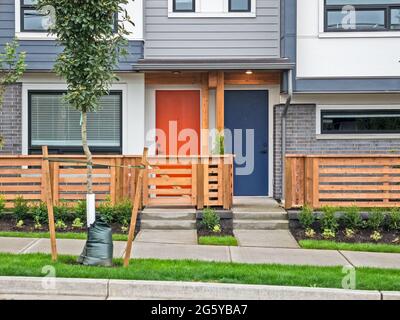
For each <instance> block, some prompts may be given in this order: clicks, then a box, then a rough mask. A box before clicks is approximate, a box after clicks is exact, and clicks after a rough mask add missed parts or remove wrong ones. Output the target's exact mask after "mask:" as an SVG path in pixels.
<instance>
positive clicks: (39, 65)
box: [0, 0, 143, 71]
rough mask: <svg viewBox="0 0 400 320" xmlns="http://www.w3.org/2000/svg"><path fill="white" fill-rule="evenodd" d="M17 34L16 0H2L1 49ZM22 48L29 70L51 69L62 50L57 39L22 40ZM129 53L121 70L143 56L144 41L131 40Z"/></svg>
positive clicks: (0, 7) (121, 65)
mask: <svg viewBox="0 0 400 320" xmlns="http://www.w3.org/2000/svg"><path fill="white" fill-rule="evenodd" d="M14 35H15V4H14V0H0V51H2V50H3V46H4V44H5V43H7V42H10V41H12V39H13V38H14ZM20 50H21V51H25V52H26V53H27V58H26V61H27V65H28V70H33V71H34V70H51V69H52V68H53V65H54V61H55V60H56V57H57V54H58V53H60V52H61V50H62V49H61V48H60V47H58V46H57V45H56V43H55V41H51V40H50V41H49V40H46V41H45V40H33V41H20ZM128 52H129V55H128V56H127V57H125V58H124V59H122V60H121V63H120V65H119V70H131V69H132V66H131V65H132V64H133V63H135V62H137V60H138V59H140V58H142V57H143V43H142V42H141V41H130V42H129V47H128Z"/></svg>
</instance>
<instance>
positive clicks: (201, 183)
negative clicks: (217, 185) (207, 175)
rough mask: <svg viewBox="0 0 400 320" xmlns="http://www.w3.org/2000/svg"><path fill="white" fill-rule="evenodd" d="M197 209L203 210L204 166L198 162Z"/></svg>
mask: <svg viewBox="0 0 400 320" xmlns="http://www.w3.org/2000/svg"><path fill="white" fill-rule="evenodd" d="M196 167H197V204H196V206H197V209H198V210H203V209H204V164H203V163H202V162H201V161H200V162H199V163H198V164H197V165H196Z"/></svg>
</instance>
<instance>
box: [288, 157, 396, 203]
mask: <svg viewBox="0 0 400 320" xmlns="http://www.w3.org/2000/svg"><path fill="white" fill-rule="evenodd" d="M285 172H286V175H285V176H286V179H285V184H286V185H285V190H286V199H285V205H286V208H287V209H289V208H298V207H302V206H304V205H309V206H310V207H312V208H321V207H322V206H325V205H330V206H350V205H357V206H359V207H363V208H368V207H397V206H400V157H399V156H396V155H356V156H354V155H329V156H327V155H324V156H317V155H316V156H304V155H288V156H287V157H286V170H285Z"/></svg>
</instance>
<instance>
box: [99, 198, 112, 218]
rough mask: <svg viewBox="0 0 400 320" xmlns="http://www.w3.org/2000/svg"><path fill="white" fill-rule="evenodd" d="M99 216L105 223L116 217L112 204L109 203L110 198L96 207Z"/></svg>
mask: <svg viewBox="0 0 400 320" xmlns="http://www.w3.org/2000/svg"><path fill="white" fill-rule="evenodd" d="M98 211H99V214H100V217H102V218H103V220H104V221H105V222H107V223H113V222H114V219H115V218H116V216H115V214H114V206H113V205H112V203H111V200H110V198H107V199H106V201H105V202H102V203H101V204H100V205H99V208H98Z"/></svg>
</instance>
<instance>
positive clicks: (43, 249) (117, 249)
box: [23, 239, 126, 258]
mask: <svg viewBox="0 0 400 320" xmlns="http://www.w3.org/2000/svg"><path fill="white" fill-rule="evenodd" d="M85 243H86V241H85V240H74V239H58V240H57V252H58V254H60V255H72V256H79V255H80V254H81V253H82V250H83V248H84V246H85ZM125 247H126V242H122V241H118V242H116V241H115V242H114V253H113V254H114V257H115V258H120V257H122V255H123V254H124V252H125ZM23 253H47V254H50V253H51V247H50V239H39V241H37V242H36V243H35V244H33V245H32V246H30V247H29V248H28V249H27V250H25V251H24V252H23Z"/></svg>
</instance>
